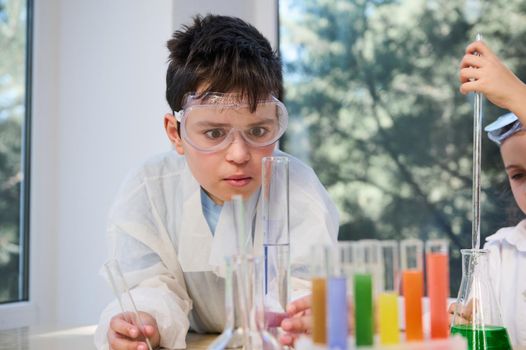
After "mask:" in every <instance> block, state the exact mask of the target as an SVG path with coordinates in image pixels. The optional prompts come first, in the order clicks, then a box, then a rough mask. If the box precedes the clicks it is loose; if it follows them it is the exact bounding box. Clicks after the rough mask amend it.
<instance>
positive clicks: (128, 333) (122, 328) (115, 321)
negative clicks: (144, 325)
mask: <svg viewBox="0 0 526 350" xmlns="http://www.w3.org/2000/svg"><path fill="white" fill-rule="evenodd" d="M110 328H111V329H112V330H113V331H114V332H116V333H118V334H121V335H123V336H125V337H129V338H132V339H133V338H137V337H138V336H139V329H138V328H137V327H135V326H134V325H132V324H130V323H128V322H126V321H125V320H123V319H122V318H119V317H113V318H112V319H111V321H110Z"/></svg>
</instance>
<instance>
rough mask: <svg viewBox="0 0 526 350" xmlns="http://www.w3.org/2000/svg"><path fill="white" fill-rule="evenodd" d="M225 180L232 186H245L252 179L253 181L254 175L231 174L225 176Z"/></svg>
mask: <svg viewBox="0 0 526 350" xmlns="http://www.w3.org/2000/svg"><path fill="white" fill-rule="evenodd" d="M224 180H225V181H226V182H228V184H230V185H231V186H234V187H243V186H246V185H248V184H249V183H250V181H252V177H251V176H246V175H234V176H229V177H227V178H225V179H224Z"/></svg>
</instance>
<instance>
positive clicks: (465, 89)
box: [460, 80, 479, 95]
mask: <svg viewBox="0 0 526 350" xmlns="http://www.w3.org/2000/svg"><path fill="white" fill-rule="evenodd" d="M478 87H479V84H478V81H476V80H475V81H469V80H468V81H467V82H465V83H463V84H462V85H460V92H461V93H462V94H463V95H465V94H467V93H470V92H474V91H478V90H479V89H478Z"/></svg>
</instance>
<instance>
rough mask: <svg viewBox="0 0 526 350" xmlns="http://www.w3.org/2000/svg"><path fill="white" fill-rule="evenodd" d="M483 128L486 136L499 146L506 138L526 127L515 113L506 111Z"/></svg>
mask: <svg viewBox="0 0 526 350" xmlns="http://www.w3.org/2000/svg"><path fill="white" fill-rule="evenodd" d="M484 130H485V131H486V132H487V133H488V138H489V139H490V140H491V141H493V142H495V143H496V144H497V145H499V146H500V145H502V143H503V142H504V141H505V140H506V139H507V138H509V137H511V136H513V135H514V134H516V133H518V132H519V131H525V130H526V129H525V128H524V127H523V126H522V124H521V122H520V121H519V119H518V118H517V116H516V115H515V114H513V113H507V114H504V115H502V116H500V117H499V118H497V120H495V121H494V122H493V123H491V124H489V125H488V126H486V127H485V128H484Z"/></svg>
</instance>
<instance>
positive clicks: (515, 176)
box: [510, 173, 525, 181]
mask: <svg viewBox="0 0 526 350" xmlns="http://www.w3.org/2000/svg"><path fill="white" fill-rule="evenodd" d="M524 175H525V174H524V173H515V174H511V175H510V179H512V180H514V181H518V180H521V179H523V178H524Z"/></svg>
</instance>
